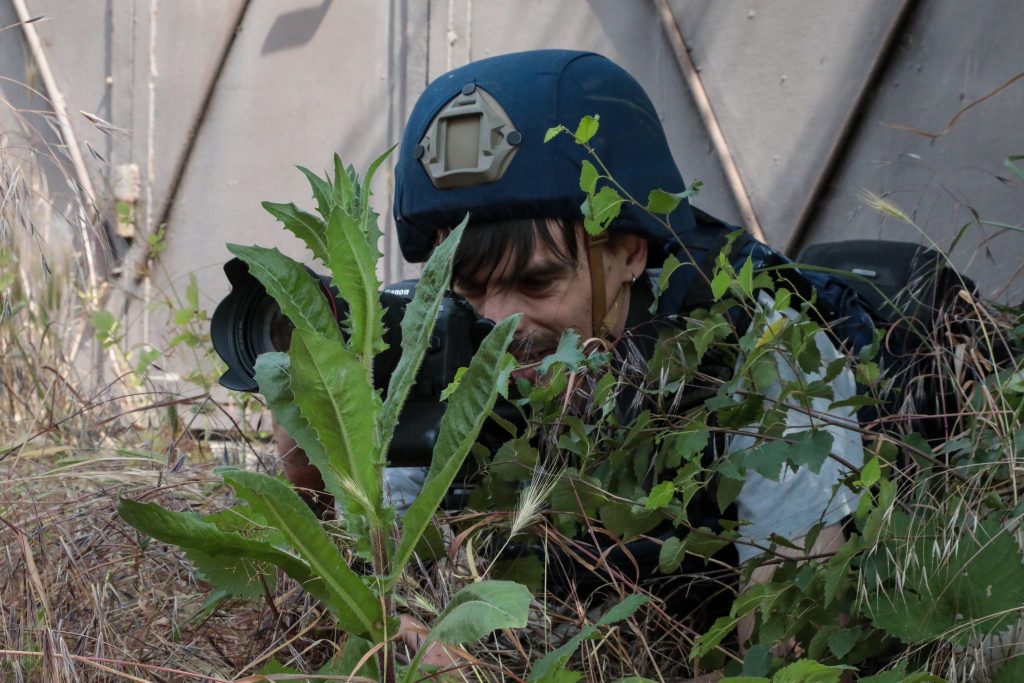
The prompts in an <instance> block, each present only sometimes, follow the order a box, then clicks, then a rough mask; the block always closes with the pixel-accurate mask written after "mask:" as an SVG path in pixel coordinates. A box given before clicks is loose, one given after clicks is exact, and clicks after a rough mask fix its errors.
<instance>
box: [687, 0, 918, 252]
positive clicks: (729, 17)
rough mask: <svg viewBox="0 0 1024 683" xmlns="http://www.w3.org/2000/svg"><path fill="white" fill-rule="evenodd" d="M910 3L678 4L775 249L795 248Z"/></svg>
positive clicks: (704, 0) (787, 0) (790, 0)
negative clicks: (826, 170) (795, 236)
mask: <svg viewBox="0 0 1024 683" xmlns="http://www.w3.org/2000/svg"><path fill="white" fill-rule="evenodd" d="M902 5H903V2H894V1H892V0H871V1H864V2H838V1H830V2H824V3H823V2H816V1H811V0H776V1H775V2H771V3H767V2H756V1H755V0H743V1H734V2H711V1H710V0H700V1H696V2H695V1H693V0H687V1H685V2H684V1H683V0H672V1H671V7H672V9H673V12H674V14H675V16H676V20H677V22H678V24H679V26H680V29H681V31H682V34H683V37H684V38H685V39H686V42H687V45H688V46H689V47H690V50H691V57H692V58H693V61H694V62H695V64H696V66H697V68H698V69H699V70H700V75H701V79H702V81H703V83H704V87H705V88H706V90H707V92H708V96H709V98H710V99H711V103H712V105H713V107H714V109H715V113H716V115H717V117H718V120H719V123H720V124H721V127H722V129H723V132H724V134H725V138H726V141H727V143H728V144H729V146H730V149H731V152H732V155H733V157H734V158H735V159H736V162H737V165H738V167H739V171H740V174H741V176H742V179H743V181H744V184H745V186H746V189H747V193H748V194H749V196H750V199H751V203H752V204H753V207H754V210H755V212H756V214H757V216H758V218H759V219H760V222H761V225H762V227H763V228H764V230H765V234H766V237H767V239H768V241H769V242H770V243H771V244H772V245H773V246H776V247H780V248H781V247H782V246H784V245H785V244H786V243H787V242H788V239H789V236H790V234H791V232H792V230H793V229H794V226H795V225H796V224H797V222H798V220H799V218H800V216H801V214H802V213H803V212H804V210H805V206H806V204H807V202H808V200H809V199H810V197H811V195H812V192H813V190H814V187H815V183H816V181H817V178H818V177H819V175H820V173H821V171H822V169H823V167H824V166H825V164H826V161H827V159H828V157H829V155H830V153H831V151H832V146H833V144H834V142H835V141H836V139H837V137H838V136H839V134H840V132H841V130H842V128H843V126H844V123H845V121H846V119H847V117H848V115H849V113H850V111H851V108H852V107H853V105H854V103H855V101H856V99H857V96H858V94H859V93H860V91H861V89H862V87H863V85H864V83H865V80H866V78H867V76H868V74H869V73H870V71H871V68H872V65H873V64H874V61H875V58H876V56H877V54H878V52H879V49H880V47H881V45H882V43H883V38H884V36H885V35H886V33H887V31H888V29H889V27H890V26H891V25H892V24H893V22H894V20H895V18H896V17H897V16H898V14H899V12H900V10H901V8H902Z"/></svg>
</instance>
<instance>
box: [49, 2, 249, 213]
mask: <svg viewBox="0 0 1024 683" xmlns="http://www.w3.org/2000/svg"><path fill="white" fill-rule="evenodd" d="M30 4H31V12H32V14H33V15H46V16H47V17H48V18H47V20H46V21H44V22H40V23H38V24H36V27H37V29H38V31H39V34H40V38H41V39H42V41H43V47H44V50H45V52H46V56H47V58H48V60H49V61H50V64H51V67H52V68H53V71H54V76H55V78H56V81H57V84H58V87H60V89H61V90H62V91H63V92H64V95H65V98H66V99H67V102H68V114H69V117H70V118H71V120H72V124H73V125H74V126H75V130H76V134H77V135H78V136H79V139H80V140H81V142H82V144H83V146H84V147H86V149H88V150H91V151H92V154H89V153H88V152H86V153H85V155H86V157H87V159H88V160H89V164H90V170H91V175H92V178H93V183H94V186H95V187H96V191H97V192H98V193H100V194H101V195H109V193H110V190H111V187H110V173H111V168H112V166H113V165H116V164H123V163H135V164H137V165H138V166H139V169H140V171H141V176H142V183H141V185H142V188H141V189H142V192H141V197H140V208H141V209H142V210H141V211H140V215H139V220H140V222H146V218H147V217H148V218H149V221H148V222H150V223H153V222H155V221H156V220H158V218H159V216H160V215H161V214H162V212H163V208H164V205H165V203H166V201H167V199H168V196H167V195H168V192H169V189H170V187H171V185H172V183H173V181H174V177H175V173H176V170H177V167H178V165H179V163H180V161H181V158H182V155H183V153H184V151H185V149H186V148H187V144H188V139H189V137H190V134H191V132H192V131H193V130H194V129H195V126H196V122H197V118H198V116H199V112H200V109H201V106H202V104H203V101H204V99H205V96H206V93H207V91H208V89H209V85H210V83H211V81H212V79H213V77H214V75H215V72H216V67H217V65H218V62H219V58H220V55H221V54H222V52H223V49H224V47H225V45H226V44H227V43H228V41H229V40H230V38H231V35H232V33H233V32H234V29H235V23H236V20H237V17H238V13H239V12H240V11H241V9H242V7H243V6H244V0H218V2H217V3H204V2H188V3H186V2H163V3H159V2H157V0H132V1H131V2H125V1H117V2H76V3H68V2H63V1H60V0H32V1H31V3H30ZM154 29H155V33H154ZM83 35H88V36H90V41H89V42H88V43H85V44H84V43H83V42H82V40H81V39H80V37H81V36H83ZM83 111H84V112H86V113H87V114H91V115H94V116H95V117H98V118H99V119H101V120H102V121H101V122H97V121H96V120H95V119H94V120H93V121H90V119H89V118H88V117H86V116H83V115H82V114H81V113H80V112H83ZM103 122H106V123H109V124H110V125H109V126H108V125H106V124H105V123H103ZM150 181H151V182H150ZM103 199H109V197H103ZM147 200H149V202H148V203H147ZM147 207H149V210H148V211H147ZM142 227H144V228H152V225H143V226H142Z"/></svg>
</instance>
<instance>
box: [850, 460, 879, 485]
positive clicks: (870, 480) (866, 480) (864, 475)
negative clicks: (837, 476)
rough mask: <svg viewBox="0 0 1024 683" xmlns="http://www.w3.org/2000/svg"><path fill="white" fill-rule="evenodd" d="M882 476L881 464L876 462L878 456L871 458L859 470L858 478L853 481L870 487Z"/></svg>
mask: <svg viewBox="0 0 1024 683" xmlns="http://www.w3.org/2000/svg"><path fill="white" fill-rule="evenodd" d="M881 477H882V466H881V464H879V462H878V457H877V456H876V457H874V458H871V460H868V462H867V464H866V465H864V467H862V468H861V470H860V478H859V479H858V480H857V481H856V482H855V483H856V484H857V485H858V486H862V487H864V488H870V487H872V486H874V485H875V484H876V483H878V480H879V479H881Z"/></svg>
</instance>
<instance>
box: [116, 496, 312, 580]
mask: <svg viewBox="0 0 1024 683" xmlns="http://www.w3.org/2000/svg"><path fill="white" fill-rule="evenodd" d="M117 513H118V514H119V515H120V516H121V518H122V519H124V520H125V521H126V522H128V523H129V524H130V525H132V526H133V527H135V528H136V529H138V530H139V531H141V532H142V533H144V534H146V535H148V536H152V537H153V538H155V539H157V540H159V541H162V542H163V543H171V544H173V545H176V546H179V547H181V548H182V549H183V550H184V551H185V553H186V554H190V553H192V552H193V551H198V552H199V553H200V554H201V555H202V556H203V559H204V560H206V561H207V562H212V561H215V560H218V559H220V560H223V561H224V562H225V565H233V564H235V563H236V562H237V560H238V559H239V558H246V559H248V560H250V561H252V562H254V563H255V562H266V563H270V564H273V565H275V566H277V567H280V568H281V569H282V570H284V572H285V573H286V574H288V576H290V577H292V578H293V579H295V580H296V581H298V582H299V583H300V584H302V585H303V587H304V588H305V589H306V590H308V591H309V592H310V593H312V594H313V595H314V596H315V597H317V598H320V599H321V600H326V599H327V597H328V596H327V593H326V592H325V591H324V590H323V586H322V585H321V584H320V582H319V580H318V579H317V577H316V575H315V574H313V572H312V571H310V568H309V565H307V564H306V563H305V562H303V561H302V560H301V559H299V558H297V557H295V556H294V555H291V554H289V553H286V552H284V551H283V550H279V549H278V548H275V547H274V546H273V545H271V544H270V543H267V542H265V541H257V540H253V539H250V538H245V537H244V536H241V535H240V534H238V533H235V532H229V531H221V530H220V529H218V528H217V526H216V525H214V524H212V523H210V522H205V521H203V520H202V519H200V517H199V516H198V515H196V514H194V513H191V512H172V511H170V510H166V509H164V508H162V507H160V506H159V505H157V504H156V503H139V502H137V501H134V500H131V499H129V498H122V499H121V500H120V501H119V502H118V505H117ZM310 514H312V513H310Z"/></svg>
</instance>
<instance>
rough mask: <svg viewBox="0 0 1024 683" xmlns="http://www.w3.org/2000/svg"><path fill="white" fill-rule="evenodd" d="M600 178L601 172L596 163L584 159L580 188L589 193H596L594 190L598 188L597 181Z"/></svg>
mask: <svg viewBox="0 0 1024 683" xmlns="http://www.w3.org/2000/svg"><path fill="white" fill-rule="evenodd" d="M600 178H601V174H600V173H598V172H597V168H596V167H595V166H594V164H592V163H590V162H589V161H587V160H586V159H584V160H583V164H582V165H581V166H580V189H581V190H583V191H584V192H586V193H587V194H594V190H596V189H597V181H598V180H600Z"/></svg>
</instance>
